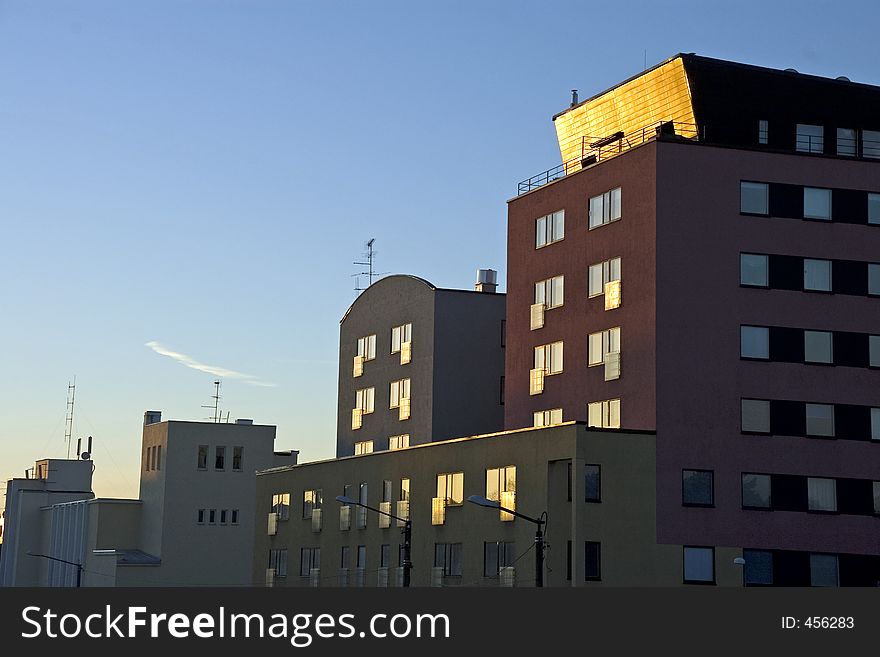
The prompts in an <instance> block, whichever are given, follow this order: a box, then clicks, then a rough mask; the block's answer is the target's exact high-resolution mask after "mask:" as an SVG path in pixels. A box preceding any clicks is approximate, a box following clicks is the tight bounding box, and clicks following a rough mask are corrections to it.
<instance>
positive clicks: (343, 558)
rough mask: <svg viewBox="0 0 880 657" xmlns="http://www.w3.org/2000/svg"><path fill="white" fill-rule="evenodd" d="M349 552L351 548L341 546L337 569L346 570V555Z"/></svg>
mask: <svg viewBox="0 0 880 657" xmlns="http://www.w3.org/2000/svg"><path fill="white" fill-rule="evenodd" d="M350 552H351V548H349V547H348V546H347V545H343V546H342V549H341V550H340V551H339V567H340V568H348V555H349V553H350Z"/></svg>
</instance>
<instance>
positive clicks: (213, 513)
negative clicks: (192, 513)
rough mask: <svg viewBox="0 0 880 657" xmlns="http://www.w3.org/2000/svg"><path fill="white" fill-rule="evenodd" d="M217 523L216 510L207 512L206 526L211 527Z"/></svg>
mask: <svg viewBox="0 0 880 657" xmlns="http://www.w3.org/2000/svg"><path fill="white" fill-rule="evenodd" d="M216 522H217V509H209V510H208V524H210V525H213V524H216Z"/></svg>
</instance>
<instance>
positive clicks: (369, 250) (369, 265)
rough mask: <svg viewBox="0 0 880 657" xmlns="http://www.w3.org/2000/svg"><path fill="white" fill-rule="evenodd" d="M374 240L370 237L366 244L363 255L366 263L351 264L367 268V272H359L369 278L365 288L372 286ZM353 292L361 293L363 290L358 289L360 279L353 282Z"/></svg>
mask: <svg viewBox="0 0 880 657" xmlns="http://www.w3.org/2000/svg"><path fill="white" fill-rule="evenodd" d="M375 241H376V238H375V237H371V238H370V241H369V242H367V252H366V253H365V254H364V257H365V258H366V259H367V261H366V262H354V263H352V264H355V265H361V266H363V267H367V271H364V272H361V273H362V274H366V275H367V276H368V277H369V283H368V284H367V287H369V286H370V285H372V284H373V277H374V276H375V274H373V258H374V257H375V256H376V252H375V251H374V250H373V244H374V243H375ZM354 289H355V291H356V292H361V291H362V290H363V289H364V288H362V287H360V279H357V280H356V282H355V288H354Z"/></svg>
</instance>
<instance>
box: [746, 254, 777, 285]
mask: <svg viewBox="0 0 880 657" xmlns="http://www.w3.org/2000/svg"><path fill="white" fill-rule="evenodd" d="M768 262H769V258H768V257H767V256H765V255H757V254H754V253H740V254H739V283H740V285H749V286H752V287H767V286H768V285H769V284H770V279H769V276H768V274H767V272H768Z"/></svg>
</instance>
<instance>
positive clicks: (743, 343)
mask: <svg viewBox="0 0 880 657" xmlns="http://www.w3.org/2000/svg"><path fill="white" fill-rule="evenodd" d="M739 355H740V357H741V358H761V359H765V360H766V359H767V358H770V329H769V328H767V327H766V326H741V327H740V353H739Z"/></svg>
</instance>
